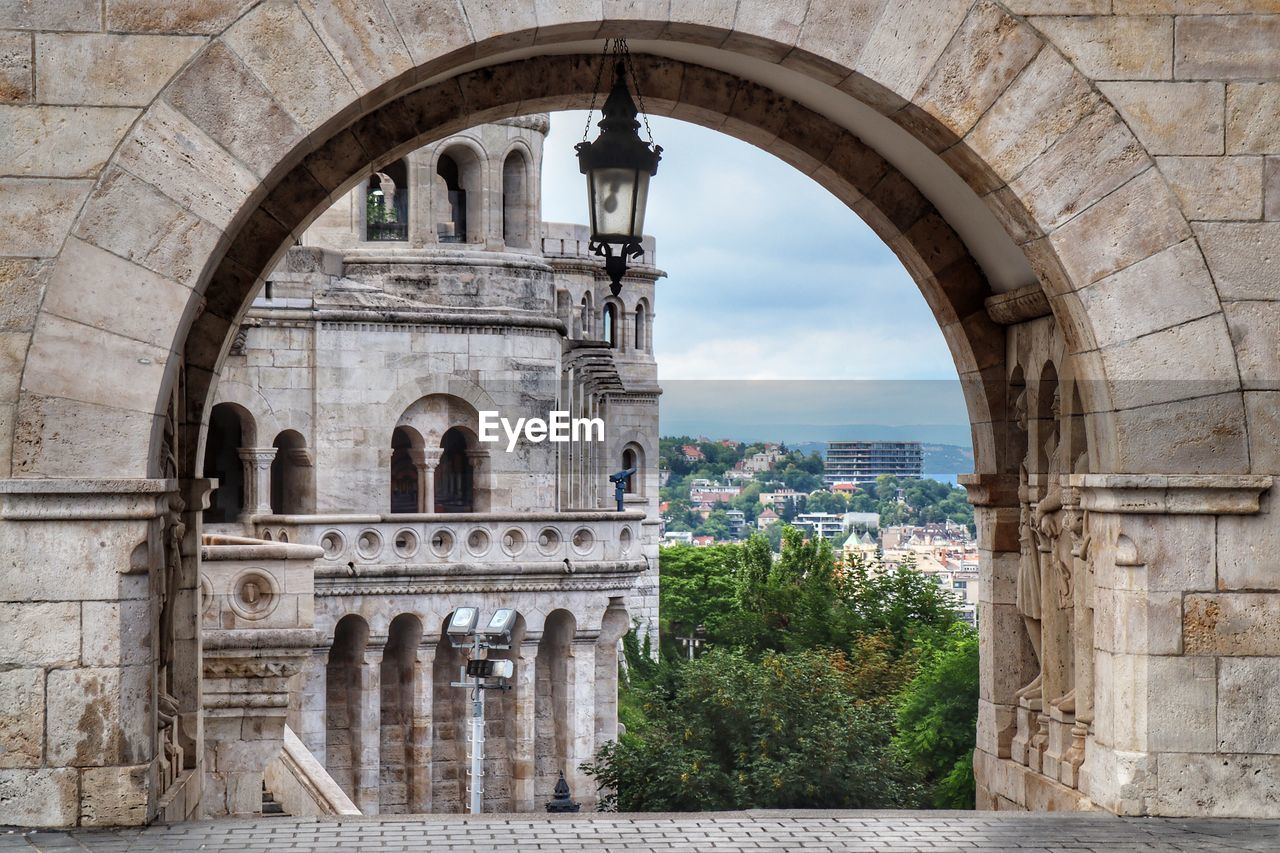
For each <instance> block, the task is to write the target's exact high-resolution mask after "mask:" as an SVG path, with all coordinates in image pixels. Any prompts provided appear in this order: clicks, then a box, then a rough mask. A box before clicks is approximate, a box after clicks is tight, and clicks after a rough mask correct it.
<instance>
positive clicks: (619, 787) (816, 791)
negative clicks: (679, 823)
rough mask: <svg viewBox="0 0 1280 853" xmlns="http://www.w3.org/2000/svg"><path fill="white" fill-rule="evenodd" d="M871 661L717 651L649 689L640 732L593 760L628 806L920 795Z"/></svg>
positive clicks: (872, 803)
mask: <svg viewBox="0 0 1280 853" xmlns="http://www.w3.org/2000/svg"><path fill="white" fill-rule="evenodd" d="M868 671H871V672H875V671H877V669H876V667H870V668H867V667H863V666H859V665H858V662H857V661H853V660H851V659H850V658H849V657H847V656H846V655H845V654H844V653H841V652H827V651H822V650H810V651H800V652H792V653H789V654H776V653H772V652H769V653H766V654H765V655H764V656H763V657H761V658H759V659H753V658H751V657H750V656H748V655H746V654H744V653H742V652H740V651H732V650H714V651H711V652H709V653H707V654H706V655H704V656H702V657H701V658H698V659H696V660H694V661H691V662H689V663H687V664H685V665H684V666H682V667H681V668H680V669H679V674H678V677H677V678H676V680H675V684H674V690H673V691H672V693H671V694H670V695H669V696H663V695H660V694H658V693H657V692H656V691H655V692H654V693H652V694H650V696H649V698H648V701H647V703H646V706H645V711H646V714H647V717H648V723H647V724H645V726H644V727H643V728H642V736H641V735H632V734H630V733H629V734H627V735H625V736H624V737H623V738H622V740H621V741H619V742H618V743H617V744H610V745H606V746H605V747H604V748H603V749H602V750H601V751H600V752H599V753H598V754H597V757H596V761H595V763H594V765H593V766H592V768H591V771H590V772H592V773H593V774H594V775H595V776H596V777H597V782H598V783H599V784H601V785H602V786H604V787H606V788H608V789H611V790H613V791H616V792H617V793H616V796H615V797H614V798H613V799H612V800H610V801H609V802H608V803H607V804H606V805H607V806H610V807H615V808H617V809H619V810H623V811H694V810H699V811H702V810H727V809H746V808H778V809H783V808H882V807H890V806H897V805H903V804H913V803H915V802H916V801H917V800H918V798H919V795H920V789H919V786H918V784H917V782H916V779H915V775H914V774H913V772H912V771H911V769H910V768H909V767H906V766H904V765H903V764H902V763H901V762H899V761H898V759H897V758H896V753H895V751H894V749H893V748H892V743H891V738H890V732H891V723H892V716H893V710H892V707H891V705H890V703H888V702H885V701H882V700H881V701H877V700H875V699H874V698H873V697H874V696H875V695H876V693H877V691H878V690H879V686H878V685H877V684H876V683H875V682H874V681H872V682H868V681H867V680H866V679H867V673H868Z"/></svg>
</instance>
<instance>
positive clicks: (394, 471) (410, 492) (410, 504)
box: [391, 427, 422, 512]
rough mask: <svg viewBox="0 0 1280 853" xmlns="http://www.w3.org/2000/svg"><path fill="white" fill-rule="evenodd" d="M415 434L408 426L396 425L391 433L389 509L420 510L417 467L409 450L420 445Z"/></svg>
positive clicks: (398, 510)
mask: <svg viewBox="0 0 1280 853" xmlns="http://www.w3.org/2000/svg"><path fill="white" fill-rule="evenodd" d="M415 438H417V435H416V434H415V433H413V432H412V431H411V430H410V429H409V428H408V427H396V428H395V430H394V431H393V432H392V433H391V511H392V512H420V511H421V509H420V505H419V500H420V498H419V496H418V467H417V466H416V465H414V464H413V455H412V453H411V451H412V450H413V449H414V448H416V447H421V446H422V442H421V440H418V441H416V442H415V440H414V439H415Z"/></svg>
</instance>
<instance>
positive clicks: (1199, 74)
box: [1173, 15, 1280, 80]
mask: <svg viewBox="0 0 1280 853" xmlns="http://www.w3.org/2000/svg"><path fill="white" fill-rule="evenodd" d="M1277 44H1280V15H1248V16H1246V15H1220V16H1210V15H1189V16H1186V17H1179V18H1178V19H1177V21H1176V35H1175V44H1174V56H1173V73H1174V76H1175V77H1177V78H1179V79H1183V80H1187V79H1201V80H1203V79H1210V80H1212V79H1219V80H1224V79H1225V80H1230V79H1237V78H1242V77H1276V76H1280V51H1277V50H1276V45H1277Z"/></svg>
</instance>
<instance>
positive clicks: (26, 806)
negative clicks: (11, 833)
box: [0, 767, 80, 826]
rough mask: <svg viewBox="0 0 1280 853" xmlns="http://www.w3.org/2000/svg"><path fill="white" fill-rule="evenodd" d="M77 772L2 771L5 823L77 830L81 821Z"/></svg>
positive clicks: (62, 769) (0, 783)
mask: <svg viewBox="0 0 1280 853" xmlns="http://www.w3.org/2000/svg"><path fill="white" fill-rule="evenodd" d="M78 776H79V774H78V773H77V772H76V770H75V769H74V768H71V767H59V768H49V769H43V770H0V803H2V804H3V805H4V814H5V819H6V820H10V821H12V822H13V823H14V824H16V825H19V826H74V825H75V823H76V820H77V819H78V818H79V817H80V801H79V793H78V790H77V789H78Z"/></svg>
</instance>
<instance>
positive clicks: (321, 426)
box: [203, 115, 660, 814]
mask: <svg viewBox="0 0 1280 853" xmlns="http://www.w3.org/2000/svg"><path fill="white" fill-rule="evenodd" d="M547 129H548V120H547V117H546V116H541V115H534V116H529V117H526V118H521V119H513V120H506V121H502V122H498V123H495V124H487V125H483V126H480V127H476V128H472V129H470V130H467V131H465V132H462V133H459V134H456V135H454V136H450V137H448V138H446V139H444V140H442V141H440V142H437V143H434V144H432V145H428V146H426V147H424V148H419V149H417V150H414V151H411V152H409V153H407V154H406V155H404V156H403V157H402V158H400V159H398V160H396V161H394V162H392V163H389V164H384V165H382V166H380V167H379V169H378V170H377V171H375V172H374V174H373V176H372V177H371V178H370V179H369V180H367V181H364V182H361V183H360V184H359V185H358V186H356V187H355V188H354V189H352V190H351V191H350V192H348V193H347V194H346V195H345V196H343V197H342V198H341V199H340V200H339V201H338V202H337V203H335V204H334V205H333V206H332V207H331V208H329V209H328V210H327V211H326V212H325V213H323V214H322V215H321V216H320V217H319V218H318V219H317V220H316V221H315V223H314V224H313V225H312V226H311V228H309V229H308V230H307V231H306V233H305V234H303V236H302V240H301V243H302V245H301V246H298V247H294V248H291V249H289V251H288V252H287V253H286V254H285V256H284V260H283V261H282V262H281V263H280V264H279V265H278V266H277V267H276V268H275V270H274V271H273V272H272V273H271V274H270V275H269V277H268V279H267V284H266V286H265V288H264V291H263V292H262V293H261V295H260V296H259V297H258V298H257V299H255V300H254V301H253V303H252V305H251V306H250V308H249V311H248V313H247V314H246V315H245V316H244V318H243V319H242V321H241V322H240V326H239V331H238V334H237V335H236V336H235V338H234V340H233V342H232V344H231V352H230V354H229V355H228V357H227V359H226V362H225V364H224V366H223V369H222V376H221V381H220V382H219V384H218V387H217V392H216V395H215V397H214V403H215V405H214V406H213V408H212V414H211V416H210V424H209V434H208V441H207V445H206V450H205V463H204V474H205V476H206V477H208V478H210V479H211V480H216V482H217V487H216V488H215V489H214V491H213V493H212V495H211V496H210V498H209V507H208V509H206V510H205V511H204V519H203V521H204V530H205V532H206V533H208V534H212V535H215V536H220V537H222V538H223V541H228V542H230V541H239V540H240V539H243V540H244V541H252V539H256V540H262V541H266V542H274V543H291V544H293V545H306V546H318V552H319V553H318V557H317V558H316V559H315V578H314V595H313V601H314V603H313V604H308V605H307V606H308V607H311V608H313V611H314V627H315V631H316V632H317V639H316V640H314V641H309V642H308V648H309V653H308V655H307V657H306V659H305V661H304V662H303V663H302V670H303V671H302V675H301V678H300V680H299V682H298V685H297V691H298V692H297V693H296V694H291V695H290V696H289V703H290V707H292V708H296V709H297V710H296V712H291V714H290V716H289V725H290V726H291V727H292V728H293V729H294V730H295V731H296V734H297V736H298V738H299V739H300V741H301V744H302V745H303V746H305V748H306V749H307V750H309V751H310V753H311V754H312V755H313V756H314V757H315V759H316V760H317V761H318V762H319V763H320V764H321V765H323V766H324V767H325V769H326V771H327V773H328V774H329V775H330V776H331V777H332V779H333V780H334V781H335V782H336V783H337V784H338V786H340V787H341V789H342V790H343V791H344V792H346V794H347V795H348V796H349V797H350V798H351V800H352V801H353V802H354V804H355V806H356V807H357V808H359V810H360V811H361V812H362V813H364V814H377V813H392V812H419V811H445V812H450V811H460V810H462V808H463V806H464V804H465V802H466V790H467V779H466V773H465V772H464V768H465V766H466V739H465V738H464V733H465V727H466V725H467V721H466V715H467V712H468V708H469V706H468V705H467V704H466V703H465V702H464V697H463V694H462V691H460V690H458V689H456V688H454V687H451V686H450V682H451V681H452V680H456V677H457V671H458V666H459V665H460V664H461V658H460V657H459V653H458V652H457V651H455V650H453V649H452V648H451V647H450V646H449V644H448V643H447V642H440V639H441V630H442V625H443V624H444V623H445V621H446V620H447V618H448V616H449V614H450V613H451V612H452V611H453V610H455V609H456V608H458V607H463V606H479V607H481V609H482V610H483V611H484V612H486V613H488V612H492V611H493V610H494V609H496V608H499V607H512V608H515V609H516V610H518V611H519V612H520V613H521V614H522V618H521V620H520V622H519V623H518V626H517V630H516V636H515V637H514V638H513V641H512V650H511V652H510V653H509V654H510V655H511V656H512V657H513V658H514V659H515V660H516V661H517V664H518V670H519V672H520V675H519V681H518V683H517V684H516V685H515V687H514V689H513V690H512V691H509V692H505V693H504V694H503V695H502V696H500V697H498V696H495V697H492V701H491V702H490V703H489V704H488V705H487V706H486V711H485V713H486V718H487V719H488V720H489V723H488V724H487V725H489V726H490V727H491V729H492V732H493V735H492V740H491V741H490V746H489V750H488V755H489V757H488V759H487V762H486V770H485V783H484V795H485V801H486V806H485V808H486V810H494V811H526V810H531V809H535V808H541V804H542V803H543V802H545V801H547V800H548V799H550V798H551V795H552V789H553V788H554V786H555V783H556V780H557V778H558V775H559V773H560V772H561V771H564V772H565V773H566V775H567V776H568V777H569V778H570V780H571V782H572V784H573V787H574V791H575V792H576V793H577V795H578V798H579V799H580V800H590V799H592V792H593V791H594V790H595V788H594V785H592V784H590V783H589V782H587V780H586V777H584V776H581V775H580V773H579V771H578V767H579V765H580V764H581V762H583V761H585V760H587V759H589V758H590V757H591V754H592V752H593V750H594V746H593V744H595V743H596V738H597V736H598V737H599V738H608V737H610V736H611V733H612V732H614V731H615V730H616V725H617V721H616V711H615V706H616V702H615V700H614V699H613V698H611V697H613V696H614V694H615V691H616V684H615V683H614V680H613V678H612V673H613V672H614V670H615V668H616V667H615V664H614V663H612V661H614V660H615V658H616V654H617V652H616V648H615V645H614V644H615V643H616V641H617V639H618V637H619V636H620V634H621V633H622V632H624V631H626V630H628V629H630V628H631V627H632V625H633V624H636V625H638V626H639V628H640V630H642V631H648V632H656V615H657V565H658V559H657V547H656V546H657V534H658V527H657V522H658V513H657V496H658V485H657V481H658V473H657V467H656V464H655V463H656V460H657V456H658V454H657V449H658V436H657V424H658V420H657V418H658V408H657V400H658V394H659V388H658V385H657V378H656V365H655V363H654V358H653V353H652V336H651V328H652V325H651V324H652V321H653V316H654V307H653V306H654V283H655V281H656V279H657V278H658V277H659V275H660V273H659V272H658V271H657V270H656V269H655V268H654V267H653V266H652V265H651V264H652V261H653V246H652V245H649V246H647V247H646V248H647V252H646V256H645V257H644V259H643V261H644V263H641V264H637V265H634V266H633V267H632V269H631V271H630V272H629V274H628V276H627V278H626V280H625V281H624V287H623V289H622V292H621V295H620V296H616V297H615V296H612V295H610V293H609V283H608V281H607V279H606V278H605V277H604V275H603V270H602V268H601V264H600V262H599V261H598V259H596V258H595V257H593V256H592V255H591V254H589V252H588V250H587V232H586V230H585V229H584V228H583V227H581V226H575V225H561V224H555V223H543V222H541V221H540V220H539V203H538V199H539V195H540V172H541V162H542V146H543V140H544V138H545V135H546V132H547ZM552 411H564V412H569V413H571V414H572V415H574V416H583V417H588V416H593V417H594V416H599V417H601V418H602V420H603V422H604V424H603V425H604V429H603V440H597V439H596V438H595V437H594V436H590V435H589V434H585V433H584V434H581V435H577V436H573V435H571V436H570V439H571V440H569V441H567V442H564V443H553V442H550V441H546V442H541V443H532V442H521V443H520V445H519V446H518V447H515V448H514V449H512V450H510V451H509V450H508V447H507V445H506V444H505V439H504V441H503V442H499V443H488V442H485V441H484V440H483V438H484V429H483V428H482V426H481V419H482V413H484V412H493V413H497V414H500V415H501V416H503V417H506V418H509V419H510V420H513V421H514V420H515V419H516V418H517V417H541V418H549V416H550V413H551V412H552ZM627 468H635V469H636V474H635V476H634V477H632V478H631V479H630V480H629V481H628V483H627V487H626V494H625V496H624V507H625V511H624V512H616V511H611V510H613V508H614V495H613V489H612V486H611V484H610V483H609V481H608V475H609V474H611V473H612V472H614V471H618V470H622V469H627ZM245 537H251V538H252V539H245ZM238 538H239V539H238ZM566 567H570V569H569V570H568V571H567V570H566ZM262 583H263V588H264V589H265V588H266V586H267V585H269V582H268V581H263V582H262ZM260 594H261V593H260ZM246 607H247V605H246ZM242 609H244V608H242ZM225 618H226V615H225V614H222V613H221V612H219V611H216V610H214V611H209V615H208V616H207V617H206V626H207V627H208V628H210V629H215V628H222V627H226V625H225V624H223V623H220V622H218V621H217V620H220V619H225ZM654 639H656V636H655V637H654ZM587 645H590V654H591V655H592V656H594V659H595V660H596V661H598V672H597V671H596V670H595V669H593V670H592V674H591V675H590V677H583V676H578V677H576V678H575V677H574V676H572V675H570V674H568V673H567V671H566V669H565V667H566V661H569V660H571V658H570V655H571V654H572V655H585V654H587V653H588V651H587V648H586V646H587ZM379 661H380V662H381V663H378V662H379ZM379 682H380V683H381V688H379V687H378V684H379ZM415 697H427V698H426V699H425V700H421V701H420V700H419V699H417V698H415ZM583 709H586V710H585V711H584V710H583ZM584 713H585V714H586V715H587V717H588V718H590V719H593V720H594V723H593V724H592V726H590V727H589V728H591V729H592V730H591V731H582V730H579V731H577V733H576V734H574V735H573V736H572V737H569V736H567V734H566V733H567V732H568V731H569V730H570V728H571V727H572V725H573V723H572V719H573V718H574V716H575V715H577V716H582V715H583V714H584ZM379 721H381V722H379ZM535 721H537V722H538V724H539V725H542V726H544V727H545V728H544V729H543V730H541V731H539V732H535V730H534V726H535ZM232 810H234V809H232Z"/></svg>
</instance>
